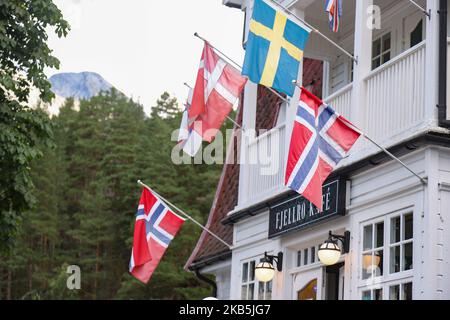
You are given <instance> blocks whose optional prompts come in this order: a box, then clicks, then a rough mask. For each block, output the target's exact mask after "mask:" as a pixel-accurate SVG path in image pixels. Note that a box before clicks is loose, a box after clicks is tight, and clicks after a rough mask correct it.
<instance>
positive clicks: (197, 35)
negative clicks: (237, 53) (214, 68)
mask: <svg viewBox="0 0 450 320" xmlns="http://www.w3.org/2000/svg"><path fill="white" fill-rule="evenodd" d="M194 36H196V37H197V38H199V39H200V40H203V41H205V42H206V43H208V44H209V45H210V46H211V48H213V49H214V50H215V51H217V53H218V54H220V55H221V56H222V57H224V58H225V59H227V60H228V61H230V62H232V63H233V64H234V65H235V67H237V69H240V70H239V71H241V72H242V66H241V65H240V64H238V63H237V62H236V61H234V60H233V59H231V58H230V57H229V56H227V55H226V54H225V53H223V52H222V51H220V50H219V49H217V48H216V47H215V46H213V45H212V44H211V42H209V41H208V40H206V39H205V38H203V37H202V36H200V35H199V34H198V33H197V32H196V33H194ZM266 88H267V89H269V90H270V91H271V92H272V93H273V94H274V95H276V96H277V97H278V98H280V99H281V100H283V101H284V102H286V103H287V104H289V100H288V99H286V98H285V97H283V96H282V95H281V94H279V93H278V92H277V91H276V90H274V89H272V88H270V87H266Z"/></svg>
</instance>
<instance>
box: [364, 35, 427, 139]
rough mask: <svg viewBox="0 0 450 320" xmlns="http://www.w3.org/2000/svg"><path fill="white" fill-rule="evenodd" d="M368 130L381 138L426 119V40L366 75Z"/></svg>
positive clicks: (395, 133)
mask: <svg viewBox="0 0 450 320" xmlns="http://www.w3.org/2000/svg"><path fill="white" fill-rule="evenodd" d="M366 84H367V95H366V96H367V105H366V116H365V130H366V132H367V134H368V135H369V136H371V137H372V138H373V139H375V140H377V141H379V142H386V141H387V140H389V141H392V140H394V139H395V136H396V135H398V134H400V133H402V132H404V131H405V130H406V129H409V128H412V127H414V126H415V125H417V124H418V123H420V122H422V121H423V119H424V115H425V100H424V97H425V43H423V44H421V45H418V46H417V47H414V48H412V49H410V50H408V51H406V52H404V53H402V54H401V55H399V56H397V57H395V58H394V59H393V60H392V61H390V62H388V63H386V64H384V65H383V66H381V67H380V68H378V69H376V70H374V71H373V72H371V74H370V75H369V76H368V77H367V78H366Z"/></svg>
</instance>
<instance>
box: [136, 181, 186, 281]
mask: <svg viewBox="0 0 450 320" xmlns="http://www.w3.org/2000/svg"><path fill="white" fill-rule="evenodd" d="M184 221H185V220H184V219H183V218H181V217H180V216H178V215H176V214H175V213H173V212H172V211H170V209H169V208H168V207H167V206H166V205H165V204H164V203H162V202H161V200H159V199H158V198H157V197H156V196H155V195H154V194H153V193H152V192H150V191H149V190H148V189H147V188H145V189H144V191H143V192H142V196H141V200H140V201H139V207H138V211H137V214H136V224H135V226H134V239H133V249H132V252H131V259H130V273H131V274H132V275H133V276H134V277H135V278H136V279H138V280H140V281H141V282H143V283H147V282H148V281H149V280H150V278H151V276H152V274H153V271H155V269H156V267H157V266H158V263H159V261H160V260H161V258H162V256H163V255H164V252H165V251H166V249H167V247H168V246H169V244H170V242H171V241H172V239H173V238H174V237H175V235H176V234H177V232H178V231H179V230H180V228H181V226H182V225H183V223H184Z"/></svg>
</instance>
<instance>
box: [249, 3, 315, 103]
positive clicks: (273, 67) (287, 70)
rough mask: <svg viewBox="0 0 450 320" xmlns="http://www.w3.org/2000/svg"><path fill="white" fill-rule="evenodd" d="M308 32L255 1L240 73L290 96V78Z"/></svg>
mask: <svg viewBox="0 0 450 320" xmlns="http://www.w3.org/2000/svg"><path fill="white" fill-rule="evenodd" d="M310 32H311V30H309V29H308V28H306V27H301V26H299V25H298V24H296V23H294V22H293V21H291V20H289V19H288V18H287V16H286V15H284V14H283V13H281V12H279V11H277V10H275V9H274V8H272V7H271V6H269V5H268V4H267V3H266V2H264V1H263V0H255V5H254V8H253V15H252V19H251V20H250V30H249V33H248V40H247V46H246V53H245V61H244V67H243V69H242V74H243V75H246V76H248V77H249V78H250V80H251V81H252V82H254V83H259V84H262V85H264V86H266V87H270V88H274V89H276V90H278V91H280V92H283V93H285V94H287V95H288V96H291V97H292V96H293V95H294V91H295V85H294V84H293V83H292V80H297V76H298V70H299V66H300V61H301V60H302V59H303V50H304V49H305V46H306V42H307V41H308V37H309V33H310Z"/></svg>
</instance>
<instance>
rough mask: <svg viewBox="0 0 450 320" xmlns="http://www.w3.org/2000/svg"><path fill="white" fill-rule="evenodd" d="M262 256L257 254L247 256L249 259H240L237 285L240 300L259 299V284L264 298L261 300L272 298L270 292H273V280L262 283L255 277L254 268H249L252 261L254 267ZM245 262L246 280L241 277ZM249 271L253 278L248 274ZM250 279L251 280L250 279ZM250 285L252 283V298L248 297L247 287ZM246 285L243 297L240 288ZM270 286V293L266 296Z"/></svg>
mask: <svg viewBox="0 0 450 320" xmlns="http://www.w3.org/2000/svg"><path fill="white" fill-rule="evenodd" d="M263 258H264V257H263V256H259V257H253V258H249V259H245V260H241V263H240V285H239V289H240V299H241V300H242V301H259V300H260V299H259V294H260V287H261V285H262V286H263V296H264V299H262V300H272V293H273V280H272V281H269V282H266V283H263V282H260V281H258V280H257V279H256V275H255V269H254V268H253V271H251V270H250V266H251V265H252V263H254V267H256V266H257V265H258V264H259V263H260V262H261V261H262V259H263ZM245 264H247V281H244V278H243V273H244V265H245ZM251 272H253V279H251V277H250V275H251ZM250 279H251V280H250ZM251 285H253V299H249V292H250V290H249V288H250V287H251ZM244 286H246V287H247V289H246V290H247V297H246V298H245V299H244V298H243V297H242V289H243V287H244ZM269 287H270V289H271V290H270V294H269V297H267V295H268V293H267V289H268V288H269Z"/></svg>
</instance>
